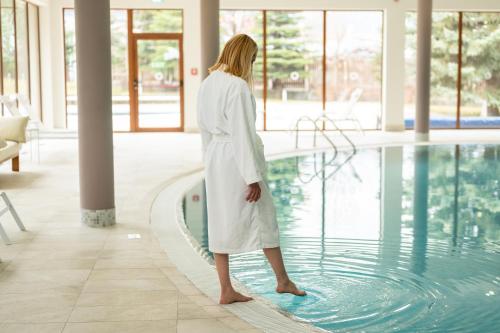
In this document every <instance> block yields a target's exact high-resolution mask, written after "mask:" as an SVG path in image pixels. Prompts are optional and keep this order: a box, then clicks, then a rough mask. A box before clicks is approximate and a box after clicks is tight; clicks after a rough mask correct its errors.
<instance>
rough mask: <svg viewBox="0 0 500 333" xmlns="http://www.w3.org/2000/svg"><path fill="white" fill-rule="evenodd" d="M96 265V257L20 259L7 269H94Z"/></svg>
mask: <svg viewBox="0 0 500 333" xmlns="http://www.w3.org/2000/svg"><path fill="white" fill-rule="evenodd" d="M94 265H95V260H94V259H47V260H39V259H19V260H15V261H13V262H11V264H10V265H9V266H7V268H6V270H25V269H26V270H39V269H42V270H43V269H92V268H93V267H94Z"/></svg>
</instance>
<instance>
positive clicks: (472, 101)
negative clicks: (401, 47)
mask: <svg viewBox="0 0 500 333" xmlns="http://www.w3.org/2000/svg"><path fill="white" fill-rule="evenodd" d="M416 19H417V16H416V14H415V13H408V14H407V23H406V29H407V31H406V33H407V45H406V48H407V52H409V53H410V54H411V55H412V56H413V57H414V56H415V55H416ZM458 25H459V14H458V13H444V12H434V13H433V25H432V62H431V70H432V73H431V83H432V89H433V94H432V95H433V96H432V98H433V99H434V101H433V102H437V104H439V102H443V101H450V100H451V101H453V100H454V99H455V98H456V90H457V88H456V82H457V74H458V73H457V71H458V38H459V27H458ZM462 41H463V46H462V52H463V54H462V104H463V105H464V104H465V105H481V104H482V101H483V100H485V101H486V102H487V104H488V106H490V107H491V106H493V107H497V108H498V107H499V106H500V52H498V50H500V15H499V14H498V13H464V14H463V34H462ZM407 76H408V77H409V79H410V80H412V81H414V80H415V76H416V73H415V68H413V69H412V72H410V73H407Z"/></svg>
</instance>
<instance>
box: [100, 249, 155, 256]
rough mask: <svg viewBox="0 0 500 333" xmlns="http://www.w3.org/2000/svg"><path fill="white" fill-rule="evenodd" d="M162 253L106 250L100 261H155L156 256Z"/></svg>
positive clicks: (144, 250)
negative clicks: (145, 259)
mask: <svg viewBox="0 0 500 333" xmlns="http://www.w3.org/2000/svg"><path fill="white" fill-rule="evenodd" d="M157 253H160V252H158V251H157V250H152V249H127V248H125V249H106V250H102V251H101V254H100V259H112V258H116V259H126V258H150V259H153V257H154V255H155V254H157Z"/></svg>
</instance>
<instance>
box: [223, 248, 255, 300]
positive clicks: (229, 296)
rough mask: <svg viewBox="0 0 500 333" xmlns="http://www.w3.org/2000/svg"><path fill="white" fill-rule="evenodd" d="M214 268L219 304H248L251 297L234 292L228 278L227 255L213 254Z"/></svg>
mask: <svg viewBox="0 0 500 333" xmlns="http://www.w3.org/2000/svg"><path fill="white" fill-rule="evenodd" d="M214 259H215V267H216V268H217V274H218V275H219V282H220V300H219V303H220V304H231V303H234V302H248V301H250V300H252V299H253V298H252V297H248V296H244V295H242V294H240V293H239V292H237V291H236V290H234V288H233V285H232V284H231V277H230V276H229V255H227V254H223V253H214Z"/></svg>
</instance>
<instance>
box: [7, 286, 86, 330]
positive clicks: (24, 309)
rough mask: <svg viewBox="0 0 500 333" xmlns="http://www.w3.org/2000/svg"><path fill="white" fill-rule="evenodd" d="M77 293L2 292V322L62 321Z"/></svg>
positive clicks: (64, 319) (71, 306) (67, 314)
mask: <svg viewBox="0 0 500 333" xmlns="http://www.w3.org/2000/svg"><path fill="white" fill-rule="evenodd" d="M77 296H78V294H76V293H72V294H62V293H51V294H34V293H31V294H2V295H1V296H0V322H2V323H64V322H66V320H67V319H68V318H69V316H70V314H71V311H72V310H73V306H74V305H75V303H76V299H77Z"/></svg>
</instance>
